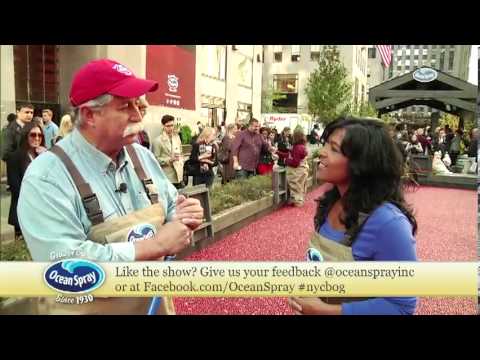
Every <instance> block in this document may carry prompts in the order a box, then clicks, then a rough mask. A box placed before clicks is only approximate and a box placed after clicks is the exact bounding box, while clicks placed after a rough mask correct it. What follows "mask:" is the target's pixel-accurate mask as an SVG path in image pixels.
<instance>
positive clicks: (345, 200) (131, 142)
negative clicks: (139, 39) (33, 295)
mask: <svg viewBox="0 0 480 360" xmlns="http://www.w3.org/2000/svg"><path fill="white" fill-rule="evenodd" d="M125 69H126V68H125V66H123V65H121V64H119V63H117V62H115V61H112V60H108V59H100V60H94V61H91V62H90V63H88V64H86V65H84V66H83V67H82V69H80V70H79V71H78V72H77V73H76V75H75V77H74V79H73V82H72V85H71V90H70V97H69V98H70V102H71V105H72V106H73V107H74V108H75V113H74V114H73V116H72V115H70V114H66V115H65V116H63V117H62V120H61V123H60V126H59V127H57V126H56V125H55V126H54V124H53V122H52V118H53V112H52V110H51V109H42V117H41V118H40V117H39V118H34V107H33V106H32V105H31V104H23V105H20V106H19V107H18V109H17V113H16V114H14V115H13V116H10V115H9V117H8V119H9V124H8V125H7V128H6V129H4V132H3V134H4V135H3V136H4V138H3V142H2V143H3V147H2V159H4V160H5V161H6V162H7V175H8V184H9V186H10V191H11V193H12V201H11V209H10V214H9V223H10V224H11V225H13V226H14V227H15V232H16V236H17V237H20V236H21V234H22V233H23V235H24V236H25V241H26V243H27V246H28V249H29V251H30V253H31V255H32V258H33V260H34V261H53V260H55V259H54V258H52V254H57V253H58V254H67V256H68V255H69V254H76V255H78V254H79V253H80V254H81V257H84V258H88V259H91V260H94V261H100V262H103V261H117V262H120V261H127V262H129V261H147V260H155V261H161V260H164V259H165V257H166V256H171V255H175V254H178V253H179V252H180V251H182V250H183V249H185V248H186V247H187V246H188V245H189V244H190V242H191V239H192V234H193V231H194V230H195V229H196V228H197V227H198V226H199V225H200V224H202V222H203V221H204V220H203V219H204V209H203V208H202V206H201V204H200V202H199V201H198V200H197V199H194V198H185V197H184V196H183V195H179V193H178V189H180V188H182V187H184V186H185V185H186V181H185V180H186V179H187V181H188V176H193V184H194V185H198V184H205V185H206V186H208V187H211V186H212V184H213V182H214V177H215V174H216V172H217V171H218V172H220V174H221V176H222V183H224V184H225V183H228V182H229V181H231V180H233V179H245V178H249V177H251V176H256V175H260V176H261V175H265V174H268V173H270V172H272V171H273V169H274V168H275V167H276V166H279V167H285V168H286V174H287V182H288V186H289V193H290V198H289V202H290V204H291V205H293V206H297V207H301V206H303V204H304V201H305V194H306V180H307V177H308V170H309V169H308V166H309V165H308V163H307V156H308V147H307V142H310V143H311V144H317V143H321V144H322V145H323V146H322V147H321V148H320V149H319V165H318V172H317V178H318V180H320V181H323V182H325V183H328V184H329V186H330V187H329V188H328V189H327V191H326V192H325V193H324V194H322V195H321V196H320V198H319V199H317V209H316V213H315V214H312V218H313V224H314V231H313V234H312V236H311V240H310V243H309V246H308V248H307V249H306V255H305V256H306V259H307V260H309V261H416V260H417V257H416V249H415V243H416V239H415V235H416V233H417V222H416V219H415V216H414V213H413V211H412V209H411V207H410V206H409V205H408V204H407V203H406V201H405V198H404V194H403V187H402V183H401V177H402V175H403V169H402V164H404V163H405V160H407V161H408V157H409V156H412V155H414V154H425V155H430V154H432V153H436V152H440V153H441V154H442V158H444V157H445V156H446V155H447V154H448V156H450V157H451V160H452V163H453V164H455V161H456V159H457V158H458V156H459V155H461V154H462V152H466V153H468V154H469V155H470V154H474V155H473V157H476V153H477V136H478V135H477V133H478V131H477V129H473V130H472V131H471V132H470V134H469V138H466V136H465V135H464V134H463V131H462V130H461V129H457V130H455V131H453V130H451V129H450V128H449V127H448V126H446V127H445V128H443V129H442V128H437V129H435V130H434V131H432V129H431V128H428V127H427V128H425V129H423V128H418V129H413V128H408V127H405V126H404V125H398V126H397V127H395V128H392V129H391V132H390V134H389V133H388V131H387V129H386V127H385V126H384V124H382V123H381V122H380V121H376V120H372V119H361V118H339V119H337V120H334V121H332V122H330V123H329V124H328V125H327V126H326V128H325V130H324V131H323V133H322V134H320V131H319V128H318V127H314V129H313V130H312V132H311V133H310V134H309V136H308V139H307V136H306V135H305V133H304V132H303V130H302V129H300V128H298V129H295V130H294V131H293V132H292V130H291V129H290V128H288V127H286V128H284V129H283V130H282V132H281V133H279V134H278V133H277V131H276V129H270V128H268V127H260V122H259V121H258V120H257V119H255V118H251V119H250V121H249V122H248V125H240V124H230V125H227V126H226V127H225V130H224V129H223V127H218V128H213V127H208V126H207V127H204V126H199V133H198V134H197V135H196V136H195V137H194V138H193V140H192V150H191V154H190V156H189V158H188V159H185V157H184V154H183V151H182V141H181V139H180V135H179V134H178V133H177V132H176V131H175V119H174V117H173V116H171V115H164V116H163V117H162V119H161V122H162V125H163V130H162V133H161V134H160V135H159V136H158V137H156V138H154V139H150V138H149V136H148V134H147V132H146V131H145V129H144V128H143V125H142V119H143V118H144V117H145V114H146V112H147V111H148V103H147V102H146V100H145V99H144V97H143V96H144V95H145V94H146V93H148V92H153V91H156V90H157V89H158V87H159V86H158V83H157V82H155V81H152V80H147V79H140V78H137V77H136V76H135V75H133V73H132V72H130V71H126V70H125ZM105 89H109V90H107V91H106V90H105ZM74 125H75V126H74ZM198 125H202V124H198ZM392 140H393V141H392ZM365 144H368V146H365ZM48 150H50V151H48ZM150 150H151V151H150ZM402 156H403V158H402ZM218 168H220V169H218ZM378 174H382V176H378ZM185 175H187V177H185ZM139 224H140V225H141V226H140V225H139ZM145 227H146V228H145ZM143 228H145V229H143ZM143 230H146V231H143ZM163 299H164V301H163V302H162V306H161V308H160V309H159V310H158V312H157V313H160V314H173V313H175V310H174V308H173V303H172V301H171V299H170V300H169V299H168V298H163ZM44 302H45V303H47V302H48V306H49V307H48V310H47V311H46V312H47V313H55V314H145V313H146V311H147V308H148V303H149V299H148V298H98V299H95V301H94V302H92V303H88V304H83V305H68V306H67V305H63V304H60V303H55V301H54V299H50V300H47V299H44ZM288 303H289V306H290V307H291V308H292V310H293V311H294V312H295V313H296V314H336V315H340V314H343V315H349V314H352V315H359V314H413V313H414V312H415V309H416V304H417V299H416V298H415V297H388V298H385V297H384V298H382V297H375V298H340V297H337V298H311V297H310V298H302V297H293V298H291V299H289V302H288Z"/></svg>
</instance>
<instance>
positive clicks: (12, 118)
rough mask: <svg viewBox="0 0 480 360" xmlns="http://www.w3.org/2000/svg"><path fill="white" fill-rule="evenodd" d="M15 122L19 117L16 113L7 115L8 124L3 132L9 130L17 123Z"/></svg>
mask: <svg viewBox="0 0 480 360" xmlns="http://www.w3.org/2000/svg"><path fill="white" fill-rule="evenodd" d="M15 120H17V115H15V114H14V113H10V114H8V115H7V124H6V125H5V126H4V127H3V131H5V130H7V128H8V127H9V126H10V125H12V124H14V123H15Z"/></svg>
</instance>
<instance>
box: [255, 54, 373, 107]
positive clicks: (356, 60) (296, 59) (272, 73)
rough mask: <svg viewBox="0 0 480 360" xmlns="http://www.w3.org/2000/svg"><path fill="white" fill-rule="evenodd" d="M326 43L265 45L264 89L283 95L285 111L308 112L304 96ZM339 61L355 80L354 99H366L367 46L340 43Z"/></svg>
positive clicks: (351, 80) (353, 86) (351, 79)
mask: <svg viewBox="0 0 480 360" xmlns="http://www.w3.org/2000/svg"><path fill="white" fill-rule="evenodd" d="M323 46H324V45H265V46H264V66H263V85H262V87H263V90H264V91H268V90H269V89H270V90H273V91H275V92H278V93H281V94H283V95H284V99H282V100H280V101H279V102H278V104H279V106H278V108H279V110H280V111H281V112H285V113H298V114H304V113H308V102H307V97H306V95H305V87H306V85H307V82H308V79H309V77H310V74H311V73H312V72H313V71H314V70H315V69H316V68H317V67H318V59H319V56H320V51H321V49H322V48H323ZM337 49H338V50H339V53H340V60H341V61H342V63H343V64H344V65H345V67H346V69H347V73H348V80H349V81H350V82H351V83H352V97H353V99H354V102H357V103H361V102H365V101H366V100H367V46H366V45H337Z"/></svg>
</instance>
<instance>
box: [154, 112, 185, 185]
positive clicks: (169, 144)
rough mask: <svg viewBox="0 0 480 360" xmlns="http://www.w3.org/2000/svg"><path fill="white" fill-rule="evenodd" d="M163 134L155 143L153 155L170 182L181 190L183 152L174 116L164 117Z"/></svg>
mask: <svg viewBox="0 0 480 360" xmlns="http://www.w3.org/2000/svg"><path fill="white" fill-rule="evenodd" d="M162 125H163V130H162V133H161V134H160V135H159V136H158V137H157V138H156V139H155V140H154V141H153V144H152V145H153V153H154V154H155V157H156V158H157V160H158V162H159V163H160V165H161V166H162V170H163V172H164V173H165V175H166V176H167V177H168V179H169V180H170V182H171V183H172V184H173V185H174V186H175V187H176V188H177V189H181V188H183V187H184V186H185V185H184V184H183V164H184V159H183V151H182V149H183V148H182V141H181V140H180V136H179V135H178V134H177V133H176V132H175V118H174V117H173V116H172V115H164V116H163V117H162Z"/></svg>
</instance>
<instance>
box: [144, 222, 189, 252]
mask: <svg viewBox="0 0 480 360" xmlns="http://www.w3.org/2000/svg"><path fill="white" fill-rule="evenodd" d="M191 238H192V231H191V230H190V228H189V227H188V226H187V225H185V224H183V223H182V222H181V221H178V220H177V221H171V222H169V223H167V224H165V225H163V226H162V227H161V228H160V229H159V230H158V232H157V234H156V235H155V236H154V237H153V238H151V239H148V240H142V241H137V242H136V243H135V260H154V259H158V258H160V257H162V256H166V255H173V254H176V253H178V252H180V251H181V250H183V249H184V248H185V247H187V246H188V245H189V244H190V241H191Z"/></svg>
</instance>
